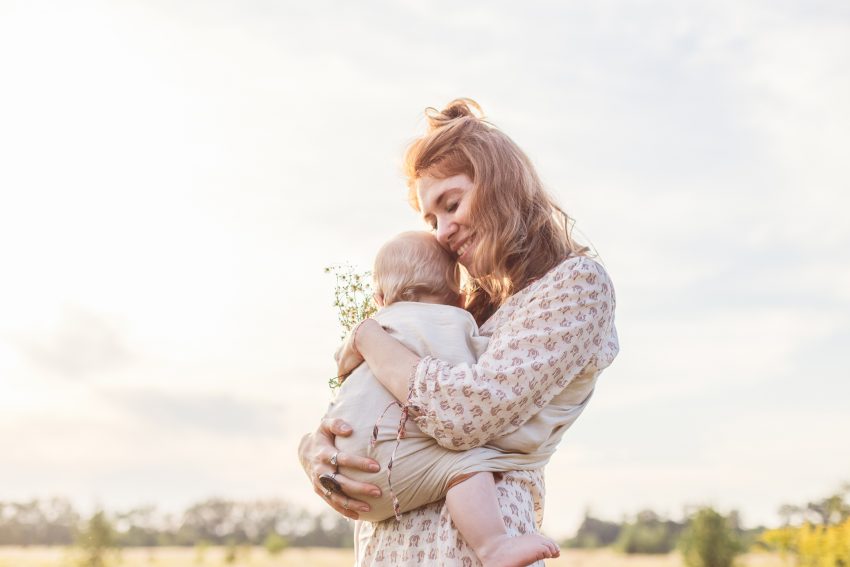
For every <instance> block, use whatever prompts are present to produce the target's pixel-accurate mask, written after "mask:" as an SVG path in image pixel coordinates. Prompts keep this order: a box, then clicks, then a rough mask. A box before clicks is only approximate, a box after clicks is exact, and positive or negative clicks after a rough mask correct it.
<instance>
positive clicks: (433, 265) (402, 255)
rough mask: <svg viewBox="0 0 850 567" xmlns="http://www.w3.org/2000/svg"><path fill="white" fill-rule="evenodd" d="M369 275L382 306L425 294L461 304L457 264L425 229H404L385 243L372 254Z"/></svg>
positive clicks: (446, 302)
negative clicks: (373, 257)
mask: <svg viewBox="0 0 850 567" xmlns="http://www.w3.org/2000/svg"><path fill="white" fill-rule="evenodd" d="M372 275H373V278H374V280H375V293H377V294H378V295H380V296H381V297H382V298H383V301H384V305H390V304H392V303H395V302H397V301H419V300H421V299H422V298H424V297H427V296H432V297H434V298H436V299H439V300H440V302H441V303H444V304H446V305H459V303H460V269H459V268H458V263H457V262H456V261H455V260H454V259H453V258H452V257H451V255H450V254H449V253H448V252H446V251H445V250H444V249H443V247H442V246H440V243H439V242H437V239H436V238H435V237H434V235H433V234H431V233H428V232H424V231H412V232H403V233H401V234H399V235H398V236H396V237H395V238H393V239H392V240H390V241H389V242H387V243H386V244H384V245H383V246H382V247H381V249H380V250H378V254H377V255H376V256H375V267H374V269H373V270H372Z"/></svg>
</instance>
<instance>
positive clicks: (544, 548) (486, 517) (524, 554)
mask: <svg viewBox="0 0 850 567" xmlns="http://www.w3.org/2000/svg"><path fill="white" fill-rule="evenodd" d="M446 505H447V506H448V508H449V515H450V516H451V518H452V521H454V523H455V525H456V526H457V529H458V531H459V532H460V534H461V535H462V536H463V539H465V540H466V542H467V543H468V544H469V545H470V547H472V549H473V550H474V551H475V554H476V555H477V556H478V559H480V560H481V563H483V564H484V567H525V566H526V565H528V564H529V563H534V562H535V561H539V560H541V559H549V558H551V557H558V555H560V550H559V549H558V545H557V544H556V543H555V542H554V541H552V540H551V539H549V538H548V537H544V536H542V535H540V534H538V533H533V534H526V535H522V536H518V537H511V536H509V535H508V530H507V528H506V527H505V522H504V520H502V511H501V510H500V509H499V500H498V494H497V493H496V482H495V481H494V480H493V474H492V473H476V474H474V475H472V476H471V477H470V478H468V479H466V480H464V481H463V482H460V483H459V484H456V485H454V486H452V487H451V488H450V489H449V491H448V493H447V494H446Z"/></svg>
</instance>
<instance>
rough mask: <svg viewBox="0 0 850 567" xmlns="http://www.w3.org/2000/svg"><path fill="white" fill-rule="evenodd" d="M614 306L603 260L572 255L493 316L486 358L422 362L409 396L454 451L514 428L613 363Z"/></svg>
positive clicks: (432, 431)
mask: <svg viewBox="0 0 850 567" xmlns="http://www.w3.org/2000/svg"><path fill="white" fill-rule="evenodd" d="M614 307H615V297H614V289H613V286H612V284H611V281H610V279H609V277H608V274H607V273H606V272H605V270H604V268H602V266H601V265H600V264H598V263H597V262H595V261H594V260H592V259H589V258H585V257H576V258H570V259H568V260H565V261H564V262H562V263H561V264H560V265H558V266H557V267H555V268H554V269H553V270H551V271H550V272H549V273H547V274H546V275H545V276H543V278H541V279H540V280H538V281H536V282H534V283H532V284H531V285H530V286H529V287H528V288H526V289H525V290H522V291H520V292H519V293H517V294H515V295H514V296H512V297H511V298H510V299H509V300H508V302H506V304H505V305H503V306H502V308H500V309H499V310H498V311H497V312H496V314H494V315H493V317H494V318H495V320H496V322H495V327H494V328H493V334H492V336H491V339H490V343H489V346H488V348H487V350H486V351H485V352H484V353H483V354H482V356H481V357H480V358H479V360H478V362H476V363H474V364H456V365H451V364H449V363H448V362H446V361H443V360H439V359H436V358H432V357H425V358H423V359H422V360H421V362H420V363H419V365H418V366H417V367H416V369H415V371H414V373H413V376H412V378H411V386H410V399H409V404H410V407H411V409H412V411H411V415H412V416H413V417H414V418H415V419H416V424H417V426H419V428H420V429H421V430H422V431H423V432H425V433H426V434H428V435H430V436H432V437H434V439H436V440H437V442H438V443H439V444H440V445H442V446H444V447H446V448H449V449H454V450H465V449H470V448H472V447H478V446H481V445H484V444H485V443H487V442H488V441H489V440H491V439H494V438H497V437H501V436H503V435H505V434H507V433H510V432H511V431H514V430H515V429H517V428H518V427H520V426H521V425H522V424H523V423H525V422H526V421H527V420H528V419H529V418H531V417H532V416H534V415H535V414H536V413H537V412H539V411H540V409H541V408H543V407H544V406H545V405H546V404H548V403H549V401H550V400H551V399H552V398H553V397H554V396H556V395H557V394H558V393H559V392H561V391H562V390H563V389H564V388H565V387H567V386H568V385H569V383H570V382H571V381H572V380H573V379H574V378H575V377H576V376H578V375H580V374H582V373H585V372H596V373H598V372H599V371H601V370H602V369H603V368H605V367H607V366H608V365H609V364H610V363H611V361H612V360H613V358H614V356H616V354H617V350H618V345H617V337H616V331H615V329H614Z"/></svg>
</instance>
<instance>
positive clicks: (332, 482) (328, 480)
mask: <svg viewBox="0 0 850 567" xmlns="http://www.w3.org/2000/svg"><path fill="white" fill-rule="evenodd" d="M336 475H337V473H322V474H320V475H319V483H320V484H321V485H322V486H324V487H325V489H326V490H330V491H331V492H342V485H341V484H340V483H339V481H338V480H337V479H336Z"/></svg>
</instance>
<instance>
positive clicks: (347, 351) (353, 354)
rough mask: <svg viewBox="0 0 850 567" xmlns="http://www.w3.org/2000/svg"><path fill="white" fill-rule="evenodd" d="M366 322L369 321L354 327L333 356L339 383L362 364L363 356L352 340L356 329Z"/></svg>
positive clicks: (355, 334)
mask: <svg viewBox="0 0 850 567" xmlns="http://www.w3.org/2000/svg"><path fill="white" fill-rule="evenodd" d="M366 321H370V319H364V320H363V321H361V322H360V323H358V325H357V326H356V327H354V328H353V329H352V330H351V332H350V333H348V336H347V337H345V340H344V341H343V342H342V344H341V345H340V347H339V348H338V349H337V351H336V353H335V354H334V359H335V360H336V364H337V376H338V379H339V380H340V382H341V381H343V380H344V379H345V378H347V377H348V375H349V374H351V373H352V372H354V369H355V368H357V367H358V366H360V364H361V363H362V362H363V356H362V355H361V354H360V351H358V350H357V347H356V346H355V345H354V339H355V338H356V336H357V331H358V329H360V326H361V325H362V324H363V323H365V322H366Z"/></svg>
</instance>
